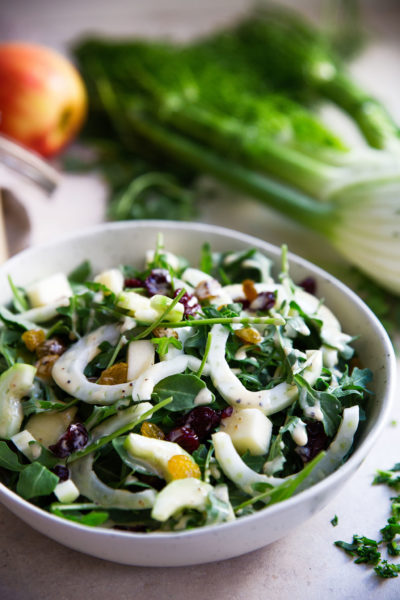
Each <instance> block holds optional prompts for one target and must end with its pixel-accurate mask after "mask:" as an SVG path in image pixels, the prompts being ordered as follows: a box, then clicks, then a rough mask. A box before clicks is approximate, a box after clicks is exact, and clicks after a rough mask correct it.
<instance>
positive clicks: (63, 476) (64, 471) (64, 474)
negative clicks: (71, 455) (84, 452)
mask: <svg viewBox="0 0 400 600" xmlns="http://www.w3.org/2000/svg"><path fill="white" fill-rule="evenodd" d="M52 471H53V473H55V474H56V475H57V477H58V478H59V479H60V481H67V479H69V469H68V468H67V467H65V466H64V465H56V466H55V467H53V468H52Z"/></svg>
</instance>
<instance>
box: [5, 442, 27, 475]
mask: <svg viewBox="0 0 400 600" xmlns="http://www.w3.org/2000/svg"><path fill="white" fill-rule="evenodd" d="M0 467H3V469H8V470H9V471H23V470H24V469H25V465H21V463H20V462H19V460H18V456H17V455H16V453H15V452H13V451H12V450H11V449H10V448H9V447H8V445H7V443H6V442H0Z"/></svg>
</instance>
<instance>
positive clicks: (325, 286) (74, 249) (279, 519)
mask: <svg viewBox="0 0 400 600" xmlns="http://www.w3.org/2000/svg"><path fill="white" fill-rule="evenodd" d="M158 232H163V234H164V238H165V246H166V248H167V249H168V250H170V251H172V252H175V253H176V254H182V255H184V256H186V257H187V258H188V259H189V260H190V261H191V262H192V263H196V264H197V261H198V257H199V251H200V248H201V246H202V244H203V243H204V242H205V241H208V242H209V243H210V244H211V247H212V249H213V250H215V251H223V250H240V249H244V248H249V247H254V248H257V249H259V250H260V251H262V252H263V253H264V254H265V255H267V256H269V257H271V258H272V259H273V260H274V261H279V258H280V249H279V248H276V247H275V246H272V245H270V244H268V243H266V242H263V241H261V240H259V239H256V238H253V237H251V236H248V235H244V234H241V233H238V232H236V231H232V230H229V229H224V228H221V227H215V226H212V225H203V224H193V223H177V222H168V221H136V222H125V223H116V224H105V225H102V226H100V227H96V228H93V229H91V230H90V231H86V232H83V233H78V234H77V235H75V236H74V237H72V238H69V239H66V240H61V241H59V242H57V243H53V244H50V245H47V246H42V247H38V248H33V249H30V250H26V251H25V252H23V253H21V254H19V255H18V256H16V257H14V258H12V259H11V260H9V261H8V262H7V263H6V264H5V265H3V266H2V267H1V268H0V304H4V303H5V302H7V301H9V300H10V293H9V291H8V288H9V286H8V284H7V275H8V274H11V276H12V278H13V280H14V282H15V283H16V284H17V285H26V284H27V283H29V282H31V281H34V280H35V279H38V278H41V277H44V276H46V275H49V274H51V273H54V272H55V271H65V272H68V271H70V270H71V269H72V268H74V267H75V266H77V265H78V264H79V263H80V262H81V261H82V260H84V259H89V260H90V261H91V262H92V264H93V267H94V269H95V270H100V269H104V268H106V267H112V266H115V265H118V264H122V263H131V264H134V265H137V266H138V267H140V266H141V265H142V264H143V259H144V252H145V250H146V249H148V248H154V247H155V241H156V236H157V233H158ZM290 272H291V275H292V277H293V279H294V281H299V280H301V279H303V278H304V277H306V276H309V275H311V276H313V277H314V278H315V279H316V282H317V290H318V294H317V295H318V296H319V297H321V298H325V301H326V305H327V306H328V307H329V308H330V309H331V310H333V312H334V313H335V314H336V315H337V316H338V318H339V320H340V321H341V323H342V326H343V330H344V331H345V332H346V333H350V334H353V335H359V336H360V339H359V340H358V341H357V342H356V343H355V346H356V347H357V350H358V352H359V356H360V359H361V362H362V364H363V366H365V367H370V368H371V369H372V371H373V373H374V379H373V391H374V395H373V396H372V398H371V401H370V404H369V407H368V418H367V421H366V423H365V426H364V427H363V429H362V432H361V435H360V436H359V437H358V440H357V443H356V448H355V451H354V453H353V454H352V456H351V457H350V459H349V460H348V461H347V462H346V463H345V464H344V465H343V466H341V467H340V469H338V470H337V471H336V472H335V473H333V474H332V475H330V476H329V477H327V478H326V479H325V480H323V481H321V482H320V483H318V484H317V485H315V486H313V487H312V488H310V489H308V490H305V491H304V492H301V493H300V494H299V495H297V496H294V497H293V498H291V499H289V500H286V501H284V502H281V503H279V504H275V505H273V506H271V507H270V508H266V509H265V510H264V511H260V512H258V513H256V514H253V515H250V516H247V517H243V518H242V519H238V520H237V521H234V522H231V523H226V524H221V525H217V526H211V527H203V528H201V529H196V530H191V531H186V532H182V533H161V534H158V533H153V534H141V533H128V532H122V531H114V530H108V529H102V528H90V527H85V526H82V525H79V524H76V523H73V522H70V521H66V520H63V519H60V518H58V517H55V516H53V515H51V514H49V513H47V512H45V511H42V510H40V509H39V508H37V507H35V506H33V505H32V504H30V503H29V502H26V501H25V500H23V499H22V498H20V497H19V496H17V495H16V494H15V493H13V492H11V491H10V490H9V489H7V488H6V487H5V486H3V485H1V484H0V501H1V502H2V503H3V504H4V505H5V506H7V507H8V508H9V509H10V510H11V511H12V512H14V513H15V514H16V515H18V516H19V517H20V518H21V519H23V520H24V521H26V522H27V523H28V524H29V525H31V526H32V527H34V528H35V529H37V530H38V531H40V532H41V533H44V534H45V535H47V536H49V537H51V538H53V539H55V540H57V541H58V542H60V543H62V544H64V545H66V546H69V547H70V548H73V549H75V550H80V551H81V552H85V553H87V554H91V555H93V556H97V557H100V558H104V559H107V560H111V561H115V562H119V563H125V564H130V565H142V566H183V565H190V564H198V563H203V562H212V561H216V560H221V559H226V558H231V557H233V556H238V555H240V554H244V553H245V552H250V551H251V550H255V549H257V548H260V547H262V546H265V545H267V544H269V543H271V542H273V541H275V540H277V539H278V538H280V537H283V536H284V535H285V534H286V533H288V532H289V531H292V530H293V528H294V527H296V526H297V525H299V524H300V523H302V522H303V521H305V520H306V519H308V518H310V517H311V516H312V515H313V514H314V513H315V512H317V511H318V510H320V509H321V508H323V507H324V506H325V504H326V503H327V502H328V501H329V500H330V499H332V497H333V496H334V494H336V493H337V492H338V491H339V489H340V488H341V487H342V485H343V484H344V483H345V482H346V481H347V480H348V478H349V477H350V476H351V475H352V474H353V473H354V472H355V470H356V469H357V467H358V466H359V465H360V463H361V461H362V460H363V458H364V457H365V456H366V454H367V453H368V451H369V450H370V449H371V447H372V445H373V444H374V442H375V440H376V438H377V436H378V434H379V432H380V431H381V429H382V426H383V425H384V423H385V422H386V421H387V419H388V415H389V410H390V400H391V397H392V395H393V391H394V379H395V373H396V367H395V359H394V354H393V349H392V346H391V343H390V341H389V339H388V336H387V335H386V333H385V331H384V329H383V328H382V326H381V324H380V323H379V321H378V320H377V319H376V318H375V316H374V315H373V314H372V312H371V311H370V310H369V309H368V308H367V307H366V305H365V304H364V303H363V302H362V301H361V300H360V299H359V298H358V297H357V296H356V295H355V294H354V293H353V292H352V291H351V290H349V289H348V288H347V287H346V286H344V285H343V284H342V283H340V282H339V281H338V280H336V279H335V278H334V277H332V276H330V275H329V274H328V273H326V272H324V271H323V270H321V269H319V268H317V267H315V266H314V265H312V264H311V263H309V262H307V261H305V260H303V259H301V258H298V257H296V256H293V255H290Z"/></svg>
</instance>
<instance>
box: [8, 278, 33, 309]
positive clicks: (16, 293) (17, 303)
mask: <svg viewBox="0 0 400 600" xmlns="http://www.w3.org/2000/svg"><path fill="white" fill-rule="evenodd" d="M8 283H9V284H10V287H11V291H12V294H13V304H14V308H15V310H17V311H18V312H24V311H25V310H28V308H29V304H28V301H27V299H26V297H25V292H24V290H23V289H22V288H19V287H17V286H16V285H15V284H14V282H13V280H12V279H11V275H9V276H8Z"/></svg>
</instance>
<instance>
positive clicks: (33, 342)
mask: <svg viewBox="0 0 400 600" xmlns="http://www.w3.org/2000/svg"><path fill="white" fill-rule="evenodd" d="M21 338H22V341H23V342H24V344H25V346H26V347H27V348H28V350H29V351H30V352H34V351H35V350H36V348H37V347H38V346H40V344H42V343H43V342H44V340H45V339H46V335H45V333H44V331H43V329H29V331H24V333H23V334H22V336H21Z"/></svg>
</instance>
